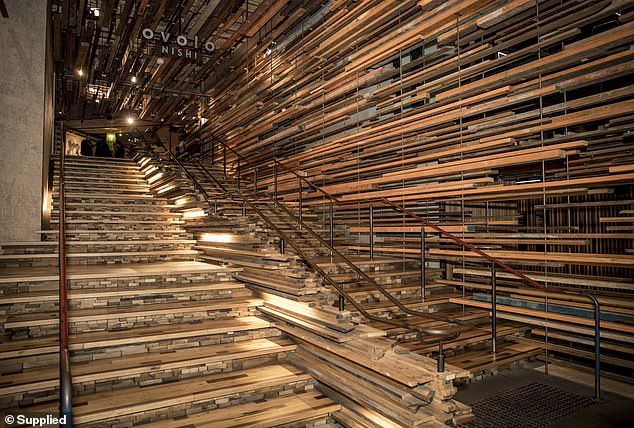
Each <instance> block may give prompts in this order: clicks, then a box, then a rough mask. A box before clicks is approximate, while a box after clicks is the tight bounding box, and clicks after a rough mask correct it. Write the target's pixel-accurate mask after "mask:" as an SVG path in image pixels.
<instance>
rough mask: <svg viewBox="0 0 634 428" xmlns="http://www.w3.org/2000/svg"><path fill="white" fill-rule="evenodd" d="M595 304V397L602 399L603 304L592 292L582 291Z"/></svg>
mask: <svg viewBox="0 0 634 428" xmlns="http://www.w3.org/2000/svg"><path fill="white" fill-rule="evenodd" d="M580 295H582V296H585V297H587V298H588V299H590V300H592V304H593V305H594V399H595V400H600V399H601V306H600V305H599V301H598V300H597V298H596V297H594V296H593V295H592V294H588V293H580Z"/></svg>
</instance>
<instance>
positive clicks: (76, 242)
mask: <svg viewBox="0 0 634 428" xmlns="http://www.w3.org/2000/svg"><path fill="white" fill-rule="evenodd" d="M73 232H74V231H73ZM196 242H197V241H196V240H195V239H144V240H135V241H130V240H129V239H128V240H122V239H105V240H99V241H85V240H81V241H79V240H74V239H66V245H67V246H81V245H138V244H195V243H196ZM58 244H59V242H58V241H33V242H29V241H13V242H0V248H1V247H52V246H57V245H58Z"/></svg>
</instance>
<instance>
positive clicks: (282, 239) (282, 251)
mask: <svg viewBox="0 0 634 428" xmlns="http://www.w3.org/2000/svg"><path fill="white" fill-rule="evenodd" d="M284 247H285V245H284V238H280V254H284Z"/></svg>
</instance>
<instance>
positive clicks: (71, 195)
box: [54, 192, 168, 201]
mask: <svg viewBox="0 0 634 428" xmlns="http://www.w3.org/2000/svg"><path fill="white" fill-rule="evenodd" d="M65 196H66V198H86V199H132V200H147V201H167V200H168V199H167V198H161V197H158V196H154V195H150V194H144V195H108V194H103V193H77V192H67V193H66V195H65ZM54 197H57V196H56V195H55V196H54Z"/></svg>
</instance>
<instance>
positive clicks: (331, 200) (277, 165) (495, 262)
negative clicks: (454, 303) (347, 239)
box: [210, 135, 601, 399]
mask: <svg viewBox="0 0 634 428" xmlns="http://www.w3.org/2000/svg"><path fill="white" fill-rule="evenodd" d="M210 138H212V140H213V141H214V142H217V143H219V144H220V145H221V146H222V148H223V149H222V151H223V165H224V171H225V175H226V171H227V150H229V151H231V152H232V153H233V154H234V155H235V157H236V164H237V168H236V174H237V175H240V172H241V168H240V166H241V165H240V164H241V163H244V162H247V163H248V164H251V165H252V168H253V171H254V177H256V178H255V180H254V190H255V191H256V192H257V185H258V183H257V176H258V173H257V171H258V166H257V165H255V164H254V162H251V161H250V160H249V159H247V158H245V157H244V156H243V155H241V154H240V153H239V152H237V151H236V150H235V149H234V148H232V147H230V146H229V145H228V144H226V143H225V142H224V141H222V140H221V139H219V138H218V137H216V136H214V135H211V136H210ZM215 151H216V150H215V147H214V146H213V145H212V149H211V157H212V163H213V160H214V153H215ZM272 161H273V186H274V194H275V196H277V188H278V175H279V174H278V169H283V170H284V171H286V172H287V173H290V174H292V175H293V176H295V177H296V178H298V179H299V180H300V186H299V197H298V203H299V213H300V216H301V215H302V214H301V213H302V202H303V201H302V189H303V184H301V183H306V184H307V185H308V186H309V187H310V188H312V189H313V190H314V191H316V192H318V193H320V194H321V195H323V197H325V198H327V199H328V204H329V213H330V214H329V218H330V225H329V226H330V230H331V238H332V228H333V214H332V213H333V204H335V203H336V204H339V205H346V204H356V203H359V202H364V203H369V204H370V205H369V211H370V255H371V257H373V255H374V239H373V238H374V236H373V231H372V226H373V205H372V203H373V202H379V203H381V204H383V205H385V206H387V207H389V208H391V209H393V210H395V211H397V212H401V213H403V214H406V215H407V216H409V217H411V218H413V219H415V220H417V221H418V222H420V223H421V224H422V226H421V294H422V298H423V299H424V296H425V294H424V293H425V281H426V280H425V263H426V262H425V229H424V228H425V227H429V228H431V229H433V230H434V231H436V232H437V233H439V234H441V235H443V236H445V237H447V238H449V239H450V240H452V241H454V242H455V243H457V244H459V245H461V246H462V247H464V248H465V249H467V250H469V251H471V252H474V253H476V254H478V255H479V256H481V257H483V258H485V259H486V260H488V261H490V262H491V284H492V286H491V290H492V300H491V327H492V332H491V340H492V345H491V347H492V353H496V352H497V296H496V282H497V281H496V266H497V267H500V268H502V269H503V270H505V271H507V272H510V273H511V274H512V275H514V276H516V277H517V278H519V279H521V280H522V281H524V282H525V283H527V284H528V285H530V286H532V287H536V288H539V289H541V290H545V291H547V292H552V293H559V294H567V295H575V296H581V297H584V298H587V299H588V300H590V302H591V303H592V305H593V307H594V322H595V335H594V336H595V337H594V348H595V398H596V399H599V398H600V395H601V388H600V382H601V381H600V364H601V363H600V355H601V348H600V341H601V337H600V317H601V308H600V304H599V301H598V300H597V298H596V297H595V296H593V295H591V294H589V293H586V292H580V293H575V292H571V291H567V290H561V289H559V288H556V287H545V286H543V285H541V284H540V283H538V282H537V281H535V280H533V279H531V278H530V277H529V276H528V275H526V274H524V273H522V272H520V271H518V270H517V269H514V268H513V267H511V266H509V265H508V264H506V263H504V262H502V261H501V260H500V259H498V258H496V257H493V256H491V255H490V254H488V253H486V252H485V251H482V250H480V249H478V248H477V247H475V246H473V245H471V244H469V243H468V242H466V241H465V240H463V239H462V238H460V237H458V236H456V235H454V234H453V233H451V232H449V231H447V230H445V229H443V228H442V227H440V226H438V225H436V224H434V223H432V222H431V221H429V220H428V219H426V218H424V217H421V216H419V215H418V214H416V213H414V212H412V211H411V210H408V209H407V208H405V207H403V206H401V205H399V204H397V203H395V202H393V201H390V200H389V199H387V198H384V197H377V198H363V199H362V200H361V199H360V200H354V199H347V200H346V201H341V200H339V199H338V198H336V197H335V196H333V195H331V194H330V193H328V192H326V191H325V190H323V189H321V188H320V187H319V186H317V185H315V184H314V183H312V182H311V181H310V180H308V179H307V178H306V177H304V176H303V175H301V174H299V173H297V172H296V171H294V170H292V169H291V168H288V167H286V166H285V165H284V164H282V163H281V162H280V161H278V160H277V159H276V158H275V157H273V158H272ZM276 200H277V198H276ZM287 211H288V210H287ZM289 212H290V211H289ZM331 243H332V240H331ZM331 246H332V245H331ZM390 300H391V299H390Z"/></svg>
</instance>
